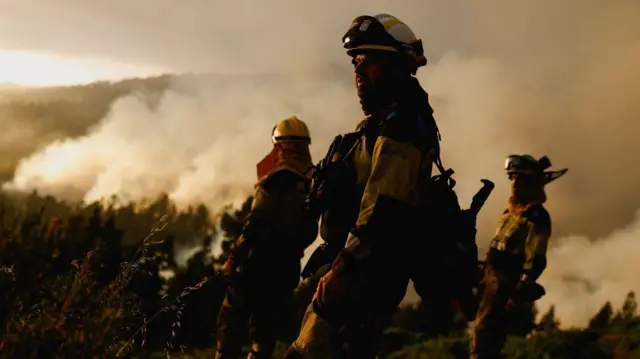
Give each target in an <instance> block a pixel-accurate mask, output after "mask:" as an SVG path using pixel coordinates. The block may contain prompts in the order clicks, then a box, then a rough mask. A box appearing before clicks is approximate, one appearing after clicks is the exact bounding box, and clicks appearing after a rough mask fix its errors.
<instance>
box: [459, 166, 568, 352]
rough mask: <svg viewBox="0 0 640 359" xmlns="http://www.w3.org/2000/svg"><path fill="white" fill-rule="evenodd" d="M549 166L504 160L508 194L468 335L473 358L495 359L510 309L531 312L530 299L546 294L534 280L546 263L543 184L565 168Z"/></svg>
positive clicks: (548, 228)
mask: <svg viewBox="0 0 640 359" xmlns="http://www.w3.org/2000/svg"><path fill="white" fill-rule="evenodd" d="M549 167H551V161H550V160H549V158H548V157H546V156H543V157H542V158H540V159H536V158H535V157H533V156H531V155H511V156H508V157H507V159H506V161H505V172H506V174H507V176H508V177H509V180H511V191H512V192H511V197H510V198H509V204H508V208H507V210H505V211H504V213H503V214H502V217H501V218H500V221H499V222H498V230H497V232H496V235H495V236H494V238H493V240H492V241H491V244H490V248H489V251H488V253H487V256H486V261H485V265H484V280H483V281H482V283H481V288H480V292H481V293H483V294H482V297H481V298H480V301H479V303H478V311H477V313H476V318H475V324H474V328H473V330H472V333H471V338H470V339H471V340H470V343H471V348H470V353H471V358H473V359H493V358H499V357H500V352H501V350H502V347H503V346H504V342H505V338H506V329H507V327H508V326H509V325H510V322H511V319H512V318H513V316H514V315H513V314H515V316H516V317H518V315H517V313H514V312H518V311H531V310H532V308H533V302H535V301H536V300H538V299H539V298H540V297H542V296H543V295H544V294H545V291H544V288H543V287H542V286H540V285H539V284H538V283H536V280H537V279H538V278H539V277H540V275H541V274H542V272H543V271H544V269H545V268H546V266H547V258H546V253H547V246H548V243H549V239H550V237H551V216H550V215H549V213H548V212H547V210H546V209H545V208H544V205H543V204H544V203H545V202H546V200H547V196H546V194H545V190H544V188H545V186H546V185H547V184H548V183H550V182H552V181H554V180H556V179H558V178H560V177H561V176H563V175H564V174H565V173H566V172H567V169H566V168H565V169H562V170H559V171H549V170H548V168H549Z"/></svg>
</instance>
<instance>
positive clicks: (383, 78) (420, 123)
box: [285, 14, 439, 359]
mask: <svg viewBox="0 0 640 359" xmlns="http://www.w3.org/2000/svg"><path fill="white" fill-rule="evenodd" d="M343 45H344V47H345V48H346V50H347V54H348V55H349V56H350V57H351V59H352V64H353V67H354V74H355V86H356V90H357V94H358V97H359V99H360V104H361V107H362V110H363V112H364V114H365V115H366V118H365V119H364V120H363V121H362V122H361V123H360V124H359V125H358V126H357V127H356V131H355V132H353V133H349V134H345V135H344V136H338V137H337V138H336V141H335V142H334V144H333V145H332V146H331V147H330V148H331V149H333V148H335V151H331V150H330V151H329V152H330V153H329V154H328V156H331V161H330V164H329V165H327V167H326V168H325V170H326V172H327V173H326V174H324V175H323V180H326V182H327V183H324V184H323V186H320V187H322V194H321V196H320V197H321V199H320V200H319V201H320V202H321V203H323V206H321V207H322V208H323V211H324V212H323V214H322V223H321V224H322V227H321V234H322V237H323V239H324V240H325V241H328V242H334V241H339V242H341V243H344V244H343V245H342V247H343V249H342V250H341V251H340V253H339V254H338V255H337V257H336V259H335V261H334V262H333V264H332V266H331V269H330V270H329V271H328V272H327V273H326V274H325V275H323V276H322V278H321V279H320V282H319V285H318V287H317V290H316V293H315V294H314V297H313V300H312V303H311V304H310V305H309V306H308V308H307V311H306V313H305V316H304V319H303V323H302V325H301V329H300V333H299V335H298V338H297V339H296V340H295V341H294V343H293V344H292V345H291V347H290V348H289V350H288V351H287V353H286V354H285V358H313V359H315V358H322V359H326V358H359V359H368V358H374V357H375V356H376V353H377V348H376V345H375V344H376V342H377V339H378V337H379V335H380V333H381V331H382V329H383V328H384V327H385V326H387V325H388V323H389V321H390V319H391V317H392V315H393V314H394V313H395V311H396V309H397V307H398V304H399V303H400V301H401V300H402V298H403V297H404V295H405V293H406V289H407V285H408V282H409V279H410V278H411V277H412V270H413V269H414V268H412V264H414V263H417V262H419V261H421V260H420V259H419V258H417V254H416V253H417V252H419V251H417V250H416V247H415V246H416V242H417V241H416V240H414V239H417V238H419V236H416V231H417V230H419V227H420V220H419V217H418V213H420V209H421V208H422V206H423V205H424V202H425V201H426V199H427V198H428V196H427V192H428V186H429V183H430V179H431V174H432V165H433V163H434V162H436V163H438V161H439V137H438V129H437V126H436V123H435V120H434V118H433V109H432V108H431V106H430V105H429V101H428V95H427V93H426V92H425V91H424V90H423V89H422V87H421V85H420V83H419V82H418V80H417V79H416V78H415V77H414V75H415V74H416V72H417V70H418V68H419V67H421V66H424V65H426V63H427V59H426V57H425V56H424V54H423V49H422V43H421V41H420V40H419V39H417V38H416V36H415V35H414V33H413V31H412V30H411V29H410V28H409V27H408V26H407V25H406V24H404V23H403V22H402V21H400V20H399V19H397V18H395V17H393V16H391V15H388V14H379V15H375V16H359V17H357V18H356V19H355V20H354V21H353V23H352V25H351V28H350V29H349V30H348V31H347V33H346V34H345V35H344V37H343ZM312 193H313V192H312ZM312 207H313V206H312ZM420 239H422V238H420Z"/></svg>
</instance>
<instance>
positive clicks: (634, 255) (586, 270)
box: [539, 211, 640, 327]
mask: <svg viewBox="0 0 640 359" xmlns="http://www.w3.org/2000/svg"><path fill="white" fill-rule="evenodd" d="M593 239H596V238H588V237H585V236H570V237H564V238H561V239H560V240H558V243H557V244H556V245H555V247H554V248H553V249H552V250H551V251H550V253H549V258H548V259H549V267H548V268H547V270H546V273H545V274H544V276H543V277H542V278H541V284H542V285H543V286H545V289H546V291H547V295H546V296H544V297H542V299H541V300H540V302H539V308H540V310H541V311H546V310H547V309H548V308H549V307H550V306H551V305H555V309H556V313H557V314H558V315H559V318H560V320H561V323H560V324H561V325H562V326H565V327H570V326H576V327H581V326H585V325H587V324H588V323H589V319H590V318H591V317H593V315H594V314H595V313H597V312H598V310H599V309H600V308H601V307H602V306H603V305H604V303H605V302H606V301H610V302H611V304H612V305H613V306H614V308H615V309H619V308H620V307H621V305H622V303H623V301H624V298H625V296H626V295H627V293H629V291H634V292H635V293H636V294H637V293H640V283H639V282H638V277H637V273H639V272H638V270H640V267H639V266H638V264H636V263H637V262H638V258H640V246H639V245H638V239H640V211H639V212H637V213H636V219H635V221H634V222H633V223H631V224H630V225H628V226H626V227H623V228H621V229H618V230H615V231H614V232H612V233H611V234H610V235H608V236H607V237H605V238H598V239H597V240H596V241H593Z"/></svg>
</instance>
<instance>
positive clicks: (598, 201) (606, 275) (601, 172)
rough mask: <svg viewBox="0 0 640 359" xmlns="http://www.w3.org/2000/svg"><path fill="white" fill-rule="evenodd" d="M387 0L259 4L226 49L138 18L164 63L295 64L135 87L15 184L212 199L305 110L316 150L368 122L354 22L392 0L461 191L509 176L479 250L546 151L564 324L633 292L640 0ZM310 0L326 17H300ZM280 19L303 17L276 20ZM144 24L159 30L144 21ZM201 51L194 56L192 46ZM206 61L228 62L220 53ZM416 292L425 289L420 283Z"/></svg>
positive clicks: (247, 176) (552, 258)
mask: <svg viewBox="0 0 640 359" xmlns="http://www.w3.org/2000/svg"><path fill="white" fill-rule="evenodd" d="M374 3H375V4H377V5H378V6H373V5H371V4H370V2H367V5H366V6H365V5H364V3H360V2H349V4H350V5H344V4H346V3H343V5H337V4H333V5H334V7H332V6H320V5H319V3H315V4H314V5H306V3H305V5H300V4H298V3H296V4H297V5H291V7H290V8H289V7H287V6H285V5H284V4H283V3H282V2H275V3H274V5H273V7H272V8H269V9H267V8H263V9H261V11H257V12H256V13H260V14H262V15H264V18H260V19H256V18H255V17H248V18H246V19H245V21H244V22H243V23H242V24H244V25H243V26H248V25H247V24H251V25H252V26H249V27H250V28H251V29H245V28H244V27H242V26H236V27H234V31H237V33H236V34H235V35H231V34H229V33H228V32H225V33H224V36H223V35H222V32H221V33H216V34H217V35H216V36H214V40H215V42H216V43H217V44H220V45H219V47H217V48H216V51H215V52H212V51H211V50H202V49H201V47H203V46H204V45H203V44H205V43H206V41H205V40H204V38H203V35H201V34H195V33H193V32H192V30H189V31H187V30H185V29H186V27H185V24H183V23H182V22H180V24H177V25H176V27H171V26H164V25H163V26H164V28H167V29H168V28H171V29H172V31H178V32H180V31H183V30H184V33H183V34H184V35H185V37H184V38H183V40H184V42H180V43H178V41H177V37H175V36H173V37H171V36H169V37H167V38H166V43H163V42H162V37H161V36H160V35H159V34H160V33H162V31H165V30H163V29H159V28H157V27H154V26H151V25H150V24H148V23H144V22H143V23H142V24H141V25H137V26H138V27H136V28H133V27H132V28H131V31H134V30H135V31H138V32H135V36H136V38H139V39H145V40H148V41H150V42H152V43H154V44H156V45H157V47H156V48H154V49H156V50H157V51H160V50H159V49H160V47H161V46H160V45H163V46H164V45H166V47H167V48H172V49H179V50H180V51H174V52H172V54H174V53H175V54H178V55H171V56H169V55H167V56H168V57H167V58H166V62H165V63H163V64H161V65H163V66H165V65H166V66H169V67H170V66H174V68H177V69H180V70H183V69H191V70H194V71H200V70H209V71H211V70H213V71H214V72H218V73H224V72H227V69H228V72H232V71H233V72H242V71H244V72H245V73H255V72H256V71H257V72H260V71H284V70H289V71H288V73H289V74H291V73H293V75H286V76H285V75H283V76H280V77H278V76H275V77H268V78H253V77H251V76H241V75H237V77H234V78H233V80H229V81H227V80H225V81H222V80H216V78H206V79H205V80H198V79H197V77H189V76H187V77H180V78H177V79H176V80H175V81H174V82H173V83H171V84H170V85H169V87H168V89H167V90H166V91H164V93H163V94H162V96H161V98H160V99H159V100H157V101H155V103H154V104H150V103H149V101H148V100H147V99H145V95H144V93H135V92H134V93H131V94H129V95H127V96H124V97H121V98H119V99H117V100H116V101H114V102H113V103H112V104H111V107H110V110H109V112H108V114H107V115H106V116H105V117H104V118H102V120H100V121H99V123H97V124H96V125H95V126H94V127H92V128H91V129H89V130H88V131H87V132H86V134H85V135H83V136H80V137H74V138H67V139H64V140H59V141H56V142H53V143H50V144H49V146H47V147H45V148H44V149H42V150H39V151H36V152H34V153H32V154H31V155H30V156H28V157H25V158H24V159H22V161H21V162H20V163H19V165H18V167H17V168H16V171H15V175H14V177H13V179H12V180H11V181H10V182H9V183H7V184H6V185H5V189H14V190H29V189H33V188H37V189H39V190H40V191H42V192H46V193H52V194H56V195H58V196H64V197H66V198H71V199H76V200H80V199H82V200H85V201H90V200H94V199H98V198H100V197H101V196H108V195H111V194H118V195H120V196H123V197H125V198H127V199H132V200H135V199H138V198H142V197H148V196H153V195H154V194H155V193H157V192H159V191H165V192H168V193H170V194H171V197H172V198H173V199H175V200H176V201H178V202H179V203H182V204H190V203H195V202H203V203H205V204H207V205H209V206H212V207H216V206H219V205H221V204H226V203H228V202H230V201H235V200H237V199H238V198H243V197H244V196H246V195H247V194H249V193H250V192H251V189H252V185H253V182H254V180H255V164H256V163H257V162H258V161H259V160H260V159H261V158H262V156H264V155H265V154H266V153H267V152H268V150H269V149H270V140H269V135H270V130H271V128H272V126H273V125H274V124H275V123H276V122H277V121H279V120H280V119H283V118H285V117H287V116H289V115H291V114H296V115H298V116H299V117H300V118H301V119H303V120H304V121H306V122H307V123H308V124H309V127H310V129H311V132H312V136H313V144H312V155H313V158H314V160H315V161H317V160H318V159H320V157H321V156H322V155H324V153H325V151H326V147H327V145H328V144H329V142H330V140H331V139H332V137H333V136H334V135H335V134H337V133H344V132H347V131H350V130H352V129H353V128H354V126H355V124H356V123H357V121H358V120H359V118H360V117H361V113H360V109H359V106H358V102H357V100H356V97H355V91H354V89H353V88H352V85H351V81H350V76H351V74H350V72H349V69H348V67H347V65H348V63H347V62H348V59H347V58H346V57H345V55H344V54H343V53H341V52H340V51H339V46H340V45H339V38H340V36H341V35H342V33H343V31H344V30H346V27H348V25H349V23H350V21H351V19H352V18H354V17H355V16H357V15H360V13H361V12H363V13H371V14H373V13H377V12H389V13H391V14H394V15H396V16H398V17H399V18H400V19H402V20H404V21H405V22H407V24H409V26H411V27H412V28H413V29H414V31H415V32H416V34H417V35H418V36H420V37H422V38H423V41H424V44H425V47H426V51H427V55H428V57H429V64H428V65H427V67H426V68H424V69H421V70H420V71H419V75H418V78H419V80H420V81H421V83H422V84H423V86H424V87H425V88H426V89H427V91H428V92H429V93H430V95H431V101H432V105H433V107H434V109H435V116H436V120H437V121H438V124H439V127H440V129H441V132H442V140H443V142H442V147H443V160H444V162H445V166H447V167H453V168H454V169H455V171H456V175H457V177H456V179H457V180H458V187H457V189H458V193H459V196H460V199H461V201H462V203H463V205H465V206H466V205H467V204H468V202H469V201H470V199H471V196H472V195H473V194H474V192H475V191H476V190H477V189H478V188H480V185H481V183H480V182H479V180H480V178H489V179H491V180H493V181H494V182H495V183H496V189H495V191H494V195H492V197H491V198H490V200H489V201H488V203H487V205H486V206H485V209H484V210H483V211H482V213H481V215H480V218H479V233H478V241H479V244H480V247H481V253H484V251H485V250H486V245H487V243H488V241H489V240H490V238H491V235H492V233H493V232H494V230H495V228H494V226H495V222H496V220H497V217H498V216H499V214H500V213H501V211H502V210H503V208H504V207H505V205H506V200H507V197H508V193H509V189H508V183H507V180H506V178H505V176H504V173H503V170H502V165H503V160H504V157H505V156H507V155H509V154H512V153H529V154H532V155H534V156H537V157H540V156H542V155H548V156H549V157H550V159H551V161H552V163H553V165H554V167H557V168H564V167H568V168H569V172H568V174H567V175H566V176H564V177H563V178H561V179H559V180H558V181H557V182H554V183H552V184H550V185H549V186H548V189H547V194H548V197H549V201H548V203H547V208H548V210H549V212H550V213H551V216H552V220H553V230H554V234H553V237H552V244H551V248H550V250H549V262H550V264H549V269H548V270H547V272H546V273H545V274H544V275H543V277H542V283H543V284H545V285H546V286H547V291H548V293H549V294H548V295H547V296H546V297H545V298H544V299H543V300H542V301H541V306H542V308H541V310H543V309H544V307H545V306H549V305H551V304H555V305H556V307H557V313H558V314H559V316H560V320H561V322H562V323H563V324H565V325H574V324H575V325H582V324H584V323H585V322H586V320H587V319H588V318H589V317H590V316H592V315H593V314H595V312H596V311H597V309H598V308H599V307H600V306H601V305H602V304H603V303H604V300H605V299H608V300H612V301H614V302H615V301H616V300H620V301H621V300H622V299H623V298H624V294H626V292H627V291H629V290H631V289H634V288H635V289H638V288H637V284H634V283H633V280H634V279H635V275H636V273H638V272H640V265H639V264H638V263H640V261H638V260H634V259H635V257H637V255H640V253H638V252H639V251H640V244H639V243H640V241H638V240H637V239H638V236H639V235H640V233H639V232H638V229H637V228H638V226H639V224H638V223H640V220H639V219H637V218H636V217H634V213H635V211H636V209H637V208H638V207H640V206H639V205H638V204H639V203H640V169H639V168H638V167H637V166H634V165H633V164H634V163H635V162H637V161H634V157H632V156H633V155H634V154H635V153H637V152H638V151H640V143H639V142H638V141H637V136H638V133H640V131H639V128H638V127H639V125H638V121H637V118H638V116H639V115H640V102H638V101H637V98H638V97H639V95H640V90H639V89H640V71H638V65H637V64H639V63H640V22H638V21H637V18H638V15H639V14H640V4H638V3H637V2H634V1H631V0H623V1H615V2H614V1H606V2H604V1H595V0H588V1H577V0H576V1H565V2H562V3H561V4H559V3H557V2H552V1H550V0H549V1H547V0H545V1H536V2H533V1H527V2H517V3H516V2H506V1H499V0H491V1H489V2H486V1H485V2H482V4H480V3H477V4H476V3H470V2H461V1H450V2H446V4H444V3H438V4H437V5H436V4H435V2H433V3H431V2H424V1H421V2H419V3H418V2H415V3H413V2H412V3H411V4H409V2H406V3H400V2H397V3H395V4H388V3H387V2H384V1H378V2H374ZM194 4H200V5H194V6H210V5H203V4H204V2H202V3H200V2H195V3H194ZM383 4H384V6H382V5H383ZM120 5H122V6H125V5H124V4H120ZM165 5H166V6H164V7H162V9H164V10H167V9H166V8H168V5H167V4H165ZM269 6H272V5H269ZM162 9H161V8H156V10H154V11H156V12H158V13H159V14H160V13H161V12H162V11H163V10H162ZM192 10H193V12H191V11H192ZM192 10H189V11H187V10H186V9H182V11H181V12H180V13H179V14H178V15H180V16H177V17H176V19H178V20H180V19H182V20H184V19H186V15H185V14H187V13H189V14H193V16H195V18H194V19H193V21H194V22H196V23H198V24H201V26H202V28H200V27H197V28H198V29H199V30H202V29H204V28H205V27H206V26H208V25H206V26H205V24H208V23H205V22H204V21H203V20H204V17H207V20H209V16H210V15H209V16H205V15H202V14H203V11H204V9H201V10H203V11H200V12H199V11H197V9H192ZM226 10H228V11H235V10H234V9H226ZM83 11H89V10H88V9H83ZM114 11H115V10H114ZM167 11H168V10H167ZM237 11H240V10H237ZM294 11H298V13H299V14H303V13H304V14H313V16H306V17H299V16H290V17H289V16H286V15H290V14H291V13H293V12H294ZM303 11H304V12H303ZM335 14H338V15H335ZM183 15H184V16H183ZM158 16H160V15H158ZM167 16H168V15H167ZM247 16H249V15H247ZM201 17H202V18H201ZM276 18H278V19H280V18H288V19H291V21H285V22H283V23H282V25H280V24H281V23H280V22H278V21H275V20H274V21H266V20H265V19H276ZM301 19H303V20H304V21H303V20H301ZM178 20H176V21H178ZM221 20H223V19H221ZM253 20H255V22H252V21H253ZM222 22H223V23H225V24H226V25H225V26H230V24H228V23H226V22H225V21H222ZM154 23H160V22H158V21H154ZM267 25H268V26H267ZM284 25H286V26H284ZM88 26H89V25H88ZM212 26H213V25H212ZM122 29H123V28H120V30H119V31H124V30H122ZM256 29H262V31H256ZM296 29H297V30H298V31H296ZM151 30H153V31H156V30H157V31H158V33H155V32H153V31H151ZM87 31H88V33H90V31H91V29H90V28H89V30H87ZM144 31H149V32H148V33H147V32H145V33H144V36H143V35H142V32H144ZM220 31H222V30H220ZM190 35H193V36H190ZM78 36H79V35H78ZM114 36H118V34H117V33H116V34H115V35H114ZM225 36H226V37H225ZM234 36H235V37H234ZM229 37H231V38H229ZM221 38H223V39H224V40H226V42H225V41H222V40H221ZM198 39H199V41H197V40H198ZM207 39H208V38H207ZM214 40H212V41H214ZM109 45H110V46H111V47H112V48H111V50H114V51H115V50H117V49H116V47H117V46H116V45H115V44H113V43H110V44H109ZM94 46H96V45H95V44H94ZM207 46H208V45H206V46H204V48H207ZM297 46H298V47H297ZM296 47H297V48H296ZM185 49H187V50H189V51H192V53H193V54H194V55H193V56H191V57H189V58H188V59H187V57H188V56H189V55H188V54H189V53H190V52H189V51H182V50H185ZM127 50H130V51H134V50H132V49H127ZM152 53H154V54H158V56H160V52H152ZM256 54H259V55H260V56H257V55H256ZM131 55H132V58H134V57H135V58H136V59H141V57H140V56H138V55H139V54H138V55H136V56H137V57H136V56H133V55H134V54H133V52H132V53H131ZM203 59H205V60H206V59H209V60H211V63H213V64H214V65H213V66H214V67H210V68H208V69H205V67H206V66H205V65H204V63H203V61H204V60H203ZM189 60H192V61H189ZM141 61H142V60H141ZM158 61H160V60H158ZM334 63H344V64H345V65H344V66H343V65H331V64H334ZM320 64H322V65H320ZM329 65H331V66H329ZM239 69H240V70H239ZM303 70H304V71H303ZM302 72H304V73H305V74H306V76H302V75H300V74H301V73H302ZM617 228H625V229H622V230H618V231H616V229H617ZM598 238H600V239H598ZM576 278H579V280H576ZM582 283H588V285H586V284H582ZM580 286H583V287H580ZM581 288H584V289H581ZM594 288H595V289H594ZM407 299H408V300H415V293H412V292H410V293H409V294H408V297H407Z"/></svg>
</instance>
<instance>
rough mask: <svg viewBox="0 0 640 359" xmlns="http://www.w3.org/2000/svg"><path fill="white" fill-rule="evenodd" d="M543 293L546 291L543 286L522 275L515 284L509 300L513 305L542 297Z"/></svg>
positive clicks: (530, 301)
mask: <svg viewBox="0 0 640 359" xmlns="http://www.w3.org/2000/svg"><path fill="white" fill-rule="evenodd" d="M545 294H546V292H545V290H544V287H543V286H541V285H540V284H538V283H536V282H534V281H532V280H529V279H527V278H526V277H524V278H523V279H521V280H520V281H519V282H518V284H516V289H515V291H514V293H513V295H512V296H511V301H512V302H513V304H514V305H522V304H525V303H532V302H535V301H536V300H538V299H540V298H542V296H544V295H545Z"/></svg>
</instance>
